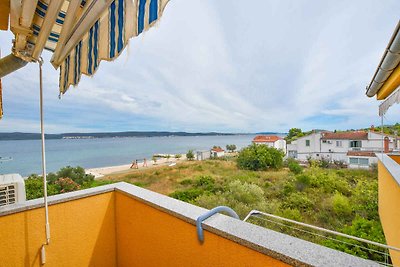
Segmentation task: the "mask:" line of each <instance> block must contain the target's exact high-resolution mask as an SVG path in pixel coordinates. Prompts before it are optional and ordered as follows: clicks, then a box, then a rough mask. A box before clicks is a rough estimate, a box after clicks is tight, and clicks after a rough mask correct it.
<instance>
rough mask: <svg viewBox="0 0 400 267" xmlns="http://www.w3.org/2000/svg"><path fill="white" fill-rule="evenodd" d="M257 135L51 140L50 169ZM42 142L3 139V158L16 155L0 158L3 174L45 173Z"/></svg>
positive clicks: (240, 142) (240, 141) (123, 160)
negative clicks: (6, 158) (42, 160)
mask: <svg viewBox="0 0 400 267" xmlns="http://www.w3.org/2000/svg"><path fill="white" fill-rule="evenodd" d="M253 138H254V136H253V135H235V136H195V137H187V136H176V137H144V138H134V137H133V138H100V139H57V140H47V141H46V160H47V172H54V171H57V170H59V169H60V168H61V167H64V166H68V165H69V166H82V167H84V168H96V167H103V166H113V165H122V164H129V163H131V162H132V160H134V159H142V158H148V159H149V158H151V156H152V155H153V154H156V153H164V154H166V153H171V154H174V153H182V154H183V153H186V152H187V151H188V150H189V149H193V150H206V149H210V148H211V147H212V146H213V145H217V146H221V147H222V148H225V146H226V145H227V144H235V145H236V146H237V147H238V148H241V147H245V146H247V145H249V144H250V143H251V140H252V139H253ZM40 144H41V141H40V140H22V141H0V157H12V160H11V161H0V174H5V173H19V174H21V175H22V176H28V175H29V174H32V173H41V145H40Z"/></svg>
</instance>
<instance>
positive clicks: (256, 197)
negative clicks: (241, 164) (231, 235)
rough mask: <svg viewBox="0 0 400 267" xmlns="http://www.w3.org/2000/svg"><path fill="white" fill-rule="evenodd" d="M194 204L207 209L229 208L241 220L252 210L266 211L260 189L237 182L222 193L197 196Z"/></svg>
mask: <svg viewBox="0 0 400 267" xmlns="http://www.w3.org/2000/svg"><path fill="white" fill-rule="evenodd" d="M195 203H196V204H197V205H199V206H202V207H205V208H208V209H211V208H214V207H216V206H220V205H225V206H229V207H231V208H232V209H233V210H234V211H236V212H237V214H238V215H239V216H241V217H242V218H244V216H246V215H247V214H248V213H249V212H250V211H251V210H252V209H259V210H268V208H267V204H266V202H265V196H264V191H263V190H262V188H261V187H259V186H258V185H255V184H251V183H246V182H244V183H242V182H240V181H238V180H237V181H233V182H231V183H229V184H228V185H227V187H226V188H225V190H224V191H223V192H222V191H219V192H217V193H216V194H212V195H207V194H203V195H201V196H199V197H198V198H197V199H196V200H195Z"/></svg>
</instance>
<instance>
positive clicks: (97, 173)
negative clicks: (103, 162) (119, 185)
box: [85, 155, 186, 179]
mask: <svg viewBox="0 0 400 267" xmlns="http://www.w3.org/2000/svg"><path fill="white" fill-rule="evenodd" d="M174 156H175V155H171V158H169V159H167V158H158V159H157V161H156V162H154V161H153V160H148V161H147V166H144V162H143V161H142V160H141V161H140V162H138V164H137V165H138V166H137V168H130V167H131V166H132V164H124V165H114V166H105V167H98V168H88V169H85V173H86V174H92V175H94V178H95V179H99V178H102V177H104V176H106V175H110V174H114V173H122V172H128V171H130V170H132V171H133V170H145V169H151V168H156V167H159V166H168V165H170V164H174V165H175V164H177V163H178V162H183V161H186V155H182V157H181V158H179V159H176V158H174ZM174 165H173V166H174Z"/></svg>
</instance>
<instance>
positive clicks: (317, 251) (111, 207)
mask: <svg viewBox="0 0 400 267" xmlns="http://www.w3.org/2000/svg"><path fill="white" fill-rule="evenodd" d="M397 189H398V190H399V188H397ZM398 196H400V193H399V194H398ZM398 203H399V202H398ZM206 211H207V210H206V209H203V208H200V207H197V206H194V205H191V204H188V203H184V202H181V201H178V200H175V199H172V198H170V197H167V196H164V195H160V194H158V193H155V192H152V191H149V190H146V189H142V188H139V187H136V186H133V185H130V184H127V183H116V184H111V185H106V186H101V187H97V188H91V189H87V190H82V191H76V192H72V193H66V194H62V195H56V196H52V197H50V198H49V214H50V215H49V216H50V225H51V241H50V244H49V245H47V246H45V247H46V263H45V266H376V265H377V264H376V263H374V262H372V261H368V260H364V259H361V258H357V257H354V256H351V255H348V254H346V253H342V252H339V251H336V250H332V249H329V248H326V247H323V246H319V245H316V244H313V243H310V242H307V241H304V240H300V239H297V238H294V237H291V236H288V235H284V234H281V233H278V232H274V231H271V230H268V229H265V228H262V227H259V226H256V225H253V224H250V223H246V222H243V221H240V220H238V219H234V218H231V217H228V216H225V215H221V214H216V215H214V216H213V217H211V218H209V219H207V220H205V221H204V222H203V228H204V243H203V244H202V243H200V242H199V241H198V238H197V234H196V227H195V221H196V219H197V217H198V216H200V215H202V214H204V213H205V212H206ZM398 214H399V213H398ZM398 218H400V217H398ZM44 221H45V220H44V208H43V199H37V200H31V201H27V202H25V203H24V204H19V205H10V206H6V207H2V208H0V229H1V230H0V233H1V235H0V236H1V241H2V243H1V244H0V256H1V265H2V266H41V256H40V249H41V246H42V244H43V242H44V241H45V227H44ZM397 225H398V224H397ZM393 230H396V229H393ZM397 236H399V235H397ZM389 240H390V239H389Z"/></svg>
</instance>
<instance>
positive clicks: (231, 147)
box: [226, 144, 236, 152]
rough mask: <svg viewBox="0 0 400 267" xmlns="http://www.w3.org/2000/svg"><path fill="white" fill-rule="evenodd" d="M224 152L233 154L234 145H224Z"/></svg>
mask: <svg viewBox="0 0 400 267" xmlns="http://www.w3.org/2000/svg"><path fill="white" fill-rule="evenodd" d="M226 150H228V151H229V152H233V151H235V150H236V145H234V144H232V145H226Z"/></svg>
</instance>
